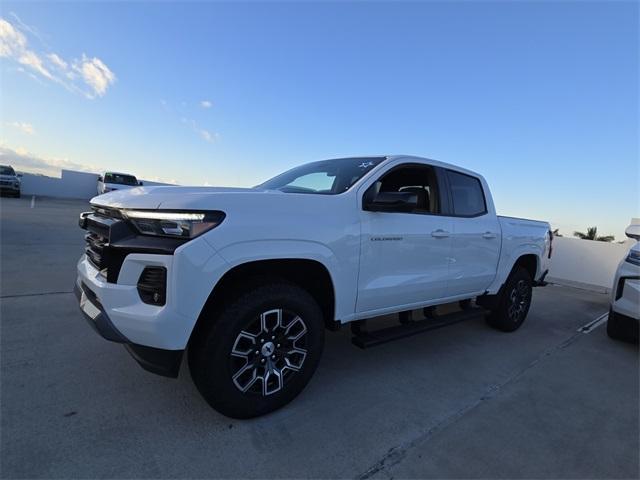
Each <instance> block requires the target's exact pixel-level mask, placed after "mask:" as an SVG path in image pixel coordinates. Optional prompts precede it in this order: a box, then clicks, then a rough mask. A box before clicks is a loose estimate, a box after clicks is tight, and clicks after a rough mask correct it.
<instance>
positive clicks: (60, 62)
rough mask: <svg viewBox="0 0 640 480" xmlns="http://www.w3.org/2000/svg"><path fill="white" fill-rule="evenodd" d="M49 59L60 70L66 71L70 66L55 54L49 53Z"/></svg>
mask: <svg viewBox="0 0 640 480" xmlns="http://www.w3.org/2000/svg"><path fill="white" fill-rule="evenodd" d="M47 58H48V59H49V61H50V62H51V63H52V64H53V65H54V66H55V67H57V68H58V69H60V70H66V69H67V67H68V66H69V64H68V63H67V62H65V61H64V60H63V59H61V58H60V57H59V56H58V55H57V54H55V53H49V54H48V55H47Z"/></svg>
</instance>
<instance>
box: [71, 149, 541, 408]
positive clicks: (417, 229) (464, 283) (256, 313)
mask: <svg viewBox="0 0 640 480" xmlns="http://www.w3.org/2000/svg"><path fill="white" fill-rule="evenodd" d="M92 207H93V211H91V212H85V213H83V214H82V215H81V217H80V226H81V227H82V228H85V229H86V230H88V235H87V236H86V239H87V248H86V250H85V251H86V254H85V255H83V256H82V258H81V259H80V261H79V263H78V279H77V283H76V295H77V297H78V299H79V302H80V307H81V309H82V311H83V312H84V313H85V316H86V317H87V318H88V319H89V321H90V322H91V324H92V325H93V326H94V327H95V328H96V329H97V330H98V332H99V333H100V334H101V335H102V336H104V337H105V338H107V339H108V340H112V341H116V342H120V343H124V344H125V345H127V348H128V349H129V351H130V352H131V353H132V354H133V356H134V358H136V359H137V360H138V361H139V362H140V364H141V365H142V366H143V367H144V368H146V369H148V370H151V371H153V372H156V373H160V374H163V375H167V376H177V373H178V370H179V367H180V363H181V359H182V355H183V352H184V351H185V349H186V348H187V346H188V347H189V349H188V351H189V356H188V362H189V368H190V371H191V374H192V377H193V380H194V382H195V384H196V386H197V387H198V389H199V390H200V392H201V393H202V395H203V396H204V397H205V399H206V400H207V401H208V402H209V403H210V404H211V405H212V406H213V407H214V408H216V409H217V410H219V411H220V412H222V413H224V414H225V415H228V416H232V417H238V418H244V417H252V416H257V415H262V414H264V413H267V412H270V411H272V410H275V409H277V408H279V407H281V406H283V405H285V404H286V403H288V402H289V401H290V400H292V399H293V398H294V397H295V396H296V395H297V394H298V393H299V392H300V391H301V390H302V389H303V388H304V387H305V385H306V384H307V382H308V381H309V380H310V378H311V376H312V374H313V372H314V370H315V369H316V367H317V365H318V362H319V360H320V356H321V353H322V349H323V344H324V331H325V329H336V328H338V327H339V326H340V325H342V324H345V323H351V325H352V327H353V333H354V337H353V343H354V344H355V345H357V346H359V347H361V348H368V347H370V346H373V345H377V344H378V343H382V342H384V341H389V340H394V339H397V338H400V337H403V336H407V335H410V334H413V333H417V332H419V331H426V330H428V329H431V328H434V327H440V326H444V325H445V324H448V323H449V322H453V321H460V320H461V319H462V318H465V317H466V316H468V315H474V316H478V315H479V316H483V315H484V314H485V313H488V317H487V321H488V323H489V324H490V325H491V326H492V327H494V328H496V329H499V330H502V331H505V332H512V331H514V330H516V329H518V328H519V327H520V326H521V325H522V323H523V322H524V320H525V318H526V316H527V313H528V311H529V307H530V304H531V296H532V287H533V286H536V285H542V284H544V277H545V275H546V273H547V271H548V264H549V259H550V257H551V249H552V244H551V243H552V234H551V232H550V229H549V224H548V223H547V222H540V221H534V220H525V219H521V218H511V217H501V216H498V215H496V211H495V207H494V204H493V199H492V197H491V194H490V191H489V187H488V185H487V183H486V181H485V179H484V178H483V177H482V176H481V175H478V174H477V173H474V172H471V171H468V170H465V169H463V168H460V167H456V166H453V165H448V164H445V163H442V162H437V161H434V160H429V159H425V158H420V157H408V156H388V157H384V156H380V157H366V158H342V159H333V160H325V161H320V162H314V163H311V164H307V165H303V166H300V167H297V168H294V169H293V170H290V171H288V172H285V173H283V174H282V175H279V176H277V177H275V178H273V179H271V180H269V181H267V182H265V183H263V184H262V185H259V186H257V187H255V188H244V189H242V188H201V187H199V188H195V187H146V188H144V189H143V190H142V191H137V192H135V194H132V192H130V191H120V192H111V193H109V194H108V195H104V196H100V197H97V198H94V199H93V200H92ZM474 298H475V299H477V303H478V304H479V305H482V306H483V307H484V308H485V309H486V310H481V309H478V308H469V307H471V302H470V301H469V300H470V299H474ZM458 301H460V302H462V303H461V306H462V307H463V312H462V313H456V314H455V315H457V316H455V317H451V318H433V307H434V306H437V305H441V304H444V303H450V302H458ZM416 309H424V313H425V316H426V317H428V318H427V319H426V320H424V321H413V319H412V318H410V315H409V313H408V312H409V311H413V310H416ZM391 313H397V314H399V319H400V325H397V326H392V327H389V328H388V329H383V330H376V331H373V332H370V331H368V330H367V329H366V323H365V322H366V320H367V319H368V318H371V317H376V316H382V315H387V314H391Z"/></svg>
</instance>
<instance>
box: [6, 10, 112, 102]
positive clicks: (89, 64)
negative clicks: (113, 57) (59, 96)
mask: <svg viewBox="0 0 640 480" xmlns="http://www.w3.org/2000/svg"><path fill="white" fill-rule="evenodd" d="M13 16H14V18H15V19H16V21H17V24H18V26H16V25H14V24H11V23H10V22H8V21H7V20H5V19H3V18H0V57H5V58H9V59H12V60H14V61H15V62H17V63H19V64H21V65H24V66H25V67H28V69H29V71H26V70H25V73H29V74H30V75H31V76H33V73H34V72H35V73H37V74H38V75H39V76H40V77H44V78H45V79H47V80H51V81H53V82H55V83H58V84H60V85H62V86H64V87H65V88H66V89H67V90H69V91H71V92H75V93H81V94H83V95H85V96H86V97H87V98H95V97H102V96H104V95H105V93H106V92H107V89H108V88H109V87H110V86H111V85H112V84H113V83H114V82H115V80H116V76H115V74H114V73H113V72H112V71H111V69H109V67H108V66H107V65H106V64H105V63H104V62H103V61H102V60H100V59H99V58H97V57H92V58H89V57H87V56H86V55H85V54H84V53H83V54H82V57H81V58H80V59H76V60H74V61H73V62H68V61H66V60H64V59H63V58H62V57H61V56H60V55H58V54H57V53H54V52H46V53H45V52H37V51H35V50H34V49H31V48H29V45H28V40H27V37H26V36H25V34H24V33H23V31H26V32H28V33H30V34H31V35H34V36H36V37H37V38H38V39H39V40H40V42H41V43H43V42H42V39H41V37H40V36H39V34H37V31H36V30H35V29H34V28H33V27H28V26H26V25H25V24H23V23H22V22H21V21H20V19H19V18H18V17H17V16H15V14H13ZM20 28H22V29H23V31H20ZM45 61H46V62H45ZM70 64H71V66H70ZM52 72H55V73H52ZM36 78H37V77H36Z"/></svg>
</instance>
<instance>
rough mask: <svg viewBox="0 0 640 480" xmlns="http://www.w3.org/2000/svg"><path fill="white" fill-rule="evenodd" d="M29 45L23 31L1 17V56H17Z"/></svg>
mask: <svg viewBox="0 0 640 480" xmlns="http://www.w3.org/2000/svg"><path fill="white" fill-rule="evenodd" d="M26 47H27V39H26V38H25V36H24V35H23V34H22V32H20V31H18V30H16V29H15V28H13V25H11V24H10V23H9V22H7V21H6V20H4V19H2V18H0V57H11V56H17V55H19V54H20V53H21V52H23V51H24V50H25V48H26Z"/></svg>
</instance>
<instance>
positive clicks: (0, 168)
mask: <svg viewBox="0 0 640 480" xmlns="http://www.w3.org/2000/svg"><path fill="white" fill-rule="evenodd" d="M0 175H11V176H14V177H15V175H16V172H14V171H13V168H11V167H6V166H4V165H0Z"/></svg>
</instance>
